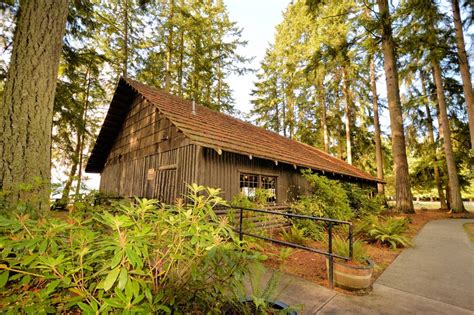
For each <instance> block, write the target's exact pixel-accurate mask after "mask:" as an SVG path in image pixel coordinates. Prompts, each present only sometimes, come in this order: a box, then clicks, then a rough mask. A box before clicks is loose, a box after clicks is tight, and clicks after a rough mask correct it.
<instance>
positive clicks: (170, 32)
mask: <svg viewBox="0 0 474 315" xmlns="http://www.w3.org/2000/svg"><path fill="white" fill-rule="evenodd" d="M169 4H170V12H169V16H168V23H169V27H168V43H167V45H166V73H165V91H167V92H169V90H170V86H171V62H172V57H173V35H174V34H173V27H174V25H173V23H174V22H173V17H174V0H170V3H169Z"/></svg>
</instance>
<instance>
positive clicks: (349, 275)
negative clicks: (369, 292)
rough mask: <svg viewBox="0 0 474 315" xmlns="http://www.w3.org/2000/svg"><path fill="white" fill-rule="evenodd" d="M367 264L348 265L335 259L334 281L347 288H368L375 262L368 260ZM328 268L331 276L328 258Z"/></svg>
mask: <svg viewBox="0 0 474 315" xmlns="http://www.w3.org/2000/svg"><path fill="white" fill-rule="evenodd" d="M366 261H367V265H366V266H354V265H348V264H346V263H343V262H341V261H336V260H334V283H335V284H336V285H337V286H338V287H341V288H344V289H346V290H361V289H367V288H368V287H369V286H370V280H371V278H372V273H373V271H374V263H373V262H372V261H371V260H368V259H367V260H366ZM326 270H327V271H328V278H329V260H328V259H327V258H326Z"/></svg>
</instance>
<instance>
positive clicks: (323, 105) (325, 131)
mask: <svg viewBox="0 0 474 315" xmlns="http://www.w3.org/2000/svg"><path fill="white" fill-rule="evenodd" d="M319 88H320V90H319V91H318V92H317V93H318V97H319V108H320V110H321V132H322V136H323V145H324V152H329V134H328V125H327V121H326V102H325V101H324V86H323V85H321V86H319Z"/></svg>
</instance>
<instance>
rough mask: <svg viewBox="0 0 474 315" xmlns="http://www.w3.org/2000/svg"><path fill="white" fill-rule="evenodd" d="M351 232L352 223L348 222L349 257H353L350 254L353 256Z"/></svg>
mask: <svg viewBox="0 0 474 315" xmlns="http://www.w3.org/2000/svg"><path fill="white" fill-rule="evenodd" d="M352 233H353V232H352V223H351V224H349V257H350V258H351V259H352V258H353V257H352V256H353V253H352V246H353V244H352V242H353V240H352Z"/></svg>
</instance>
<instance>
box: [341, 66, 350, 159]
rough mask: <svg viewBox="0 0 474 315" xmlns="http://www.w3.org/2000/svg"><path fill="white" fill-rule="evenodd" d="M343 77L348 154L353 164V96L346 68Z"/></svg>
mask: <svg viewBox="0 0 474 315" xmlns="http://www.w3.org/2000/svg"><path fill="white" fill-rule="evenodd" d="M343 76H344V77H343V79H342V84H343V87H342V90H343V93H344V99H345V106H344V117H345V118H344V125H345V127H346V155H347V160H346V161H347V163H349V164H352V141H351V109H352V97H351V95H350V91H349V78H348V75H347V71H346V70H345V69H344V75H343Z"/></svg>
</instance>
